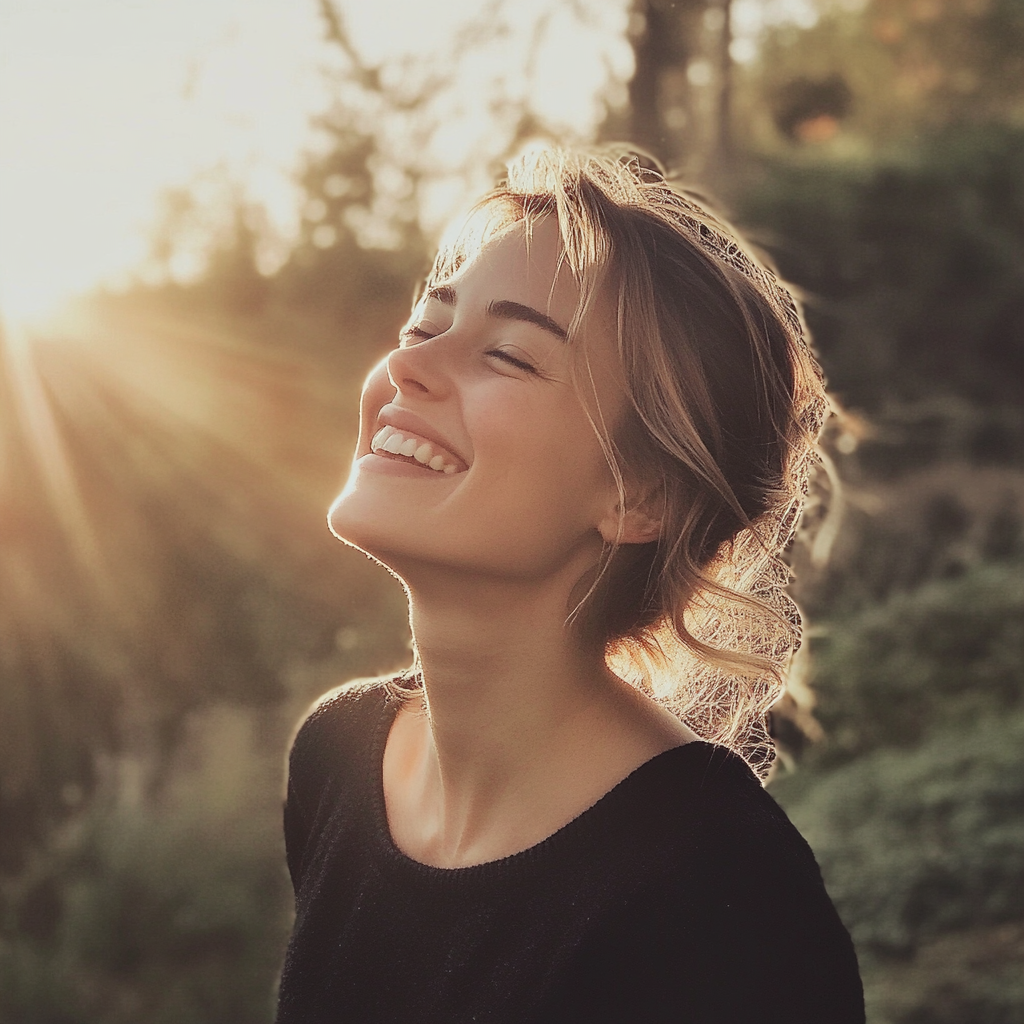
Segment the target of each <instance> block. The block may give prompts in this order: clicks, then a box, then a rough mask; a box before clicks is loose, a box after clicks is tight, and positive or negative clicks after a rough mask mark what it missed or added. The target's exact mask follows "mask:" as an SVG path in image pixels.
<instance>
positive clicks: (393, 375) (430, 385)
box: [386, 339, 449, 398]
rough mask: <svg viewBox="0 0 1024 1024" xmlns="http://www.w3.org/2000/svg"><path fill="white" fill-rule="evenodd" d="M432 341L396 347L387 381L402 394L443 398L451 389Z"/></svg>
mask: <svg viewBox="0 0 1024 1024" xmlns="http://www.w3.org/2000/svg"><path fill="white" fill-rule="evenodd" d="M432 341H433V339H431V340H430V341H421V342H419V343H418V344H416V345H408V346H406V347H405V348H396V349H394V350H392V352H391V353H390V354H389V355H388V357H387V360H386V364H387V371H388V379H389V380H390V381H391V384H392V386H393V387H394V388H395V389H396V390H397V391H398V392H400V393H402V392H404V393H405V394H408V395H419V396H420V397H427V396H430V397H433V398H441V397H443V396H444V395H445V393H446V392H447V390H448V386H449V385H448V377H447V374H446V373H445V369H444V365H443V364H444V360H443V358H442V357H441V354H440V353H438V352H436V351H434V347H433V345H432Z"/></svg>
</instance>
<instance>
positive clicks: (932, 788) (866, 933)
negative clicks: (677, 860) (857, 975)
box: [774, 562, 1024, 1024]
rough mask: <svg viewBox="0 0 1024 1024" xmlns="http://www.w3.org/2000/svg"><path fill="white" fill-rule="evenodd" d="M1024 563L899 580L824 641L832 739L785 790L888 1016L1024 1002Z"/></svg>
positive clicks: (1002, 1013)
mask: <svg viewBox="0 0 1024 1024" xmlns="http://www.w3.org/2000/svg"><path fill="white" fill-rule="evenodd" d="M1021 569H1022V565H1021V563H1020V562H1010V563H1002V564H1000V563H996V564H979V565H977V566H975V567H974V568H972V569H970V570H969V571H967V572H966V573H965V574H964V575H963V576H961V577H959V578H954V579H949V580H942V581H934V582H931V583H926V584H924V585H923V586H921V587H919V588H918V589H917V590H915V591H912V592H909V593H900V594H895V595H893V596H892V597H891V598H890V600H889V601H887V602H886V603H884V604H882V605H879V606H872V605H868V606H867V607H865V608H863V609H861V610H860V611H859V612H857V613H854V614H852V615H850V616H849V617H848V618H844V619H838V620H835V621H833V622H832V623H831V624H830V626H829V629H828V630H827V632H826V633H825V635H824V636H823V637H822V638H821V639H820V640H819V641H818V642H817V644H816V651H815V659H814V662H815V666H816V668H815V686H816V691H817V693H818V697H819V701H820V709H819V718H820V720H821V721H822V723H823V724H824V726H825V729H826V734H827V739H826V742H825V743H824V744H822V745H821V746H820V747H819V748H818V749H817V750H814V751H812V752H811V753H809V754H808V756H807V757H806V758H805V761H804V763H803V765H802V766H801V767H800V768H799V769H798V770H797V771H796V772H795V773H794V774H791V775H788V776H785V777H783V778H781V779H780V780H779V781H778V782H777V784H776V786H775V789H774V793H775V795H776V797H777V798H778V799H780V801H781V802H782V804H783V805H784V806H785V807H786V809H787V811H788V812H789V814H790V816H791V817H792V819H793V821H794V822H795V824H796V825H797V827H798V828H800V830H801V831H802V832H803V833H804V835H805V836H806V838H807V839H808V841H809V842H810V843H811V846H812V847H813V849H814V851H815V854H816V856H817V857H818V860H819V863H820V865H821V867H822V872H823V874H824V877H825V879H826V882H827V884H828V886H829V891H830V893H831V895H832V897H833V899H834V900H835V902H836V906H837V908H838V910H839V912H840V914H841V916H842V918H843V920H844V922H845V923H846V925H847V927H848V928H849V929H850V931H851V934H852V935H853V938H854V941H855V942H856V944H857V947H858V951H859V953H860V956H861V959H862V965H863V967H864V969H865V981H866V988H867V993H868V1000H869V1005H870V1006H871V1007H872V1017H871V1019H872V1020H873V1021H874V1022H876V1024H886V1022H892V1024H897V1022H900V1024H911V1022H916V1024H926V1022H928V1024H930V1022H934V1024H940V1022H950V1024H952V1022H961V1021H963V1022H966V1021H968V1020H969V1021H971V1024H1002V1022H1004V1021H1006V1022H1008V1021H1011V1020H1016V1019H1019V1014H1020V1013H1021V1012H1022V1010H1024V987H1022V986H1021V985H1020V983H1019V975H1018V972H1017V971H1015V970H1014V965H1017V967H1018V968H1019V952H1020V947H1021V941H1022V939H1024V895H1022V894H1024V820H1022V819H1021V817H1020V814H1019V809H1020V808H1021V807H1022V806H1024V665H1022V657H1021V655H1022V650H1024V633H1022V624H1024V614H1022V612H1024V607H1022V606H1024V573H1022V571H1021ZM950 959H952V962H953V963H954V964H955V966H954V967H953V969H952V970H951V971H950V972H949V973H948V974H947V975H946V976H945V977H943V976H942V975H939V974H936V968H937V966H938V964H940V963H944V962H946V961H947V960H950ZM968 965H969V966H968Z"/></svg>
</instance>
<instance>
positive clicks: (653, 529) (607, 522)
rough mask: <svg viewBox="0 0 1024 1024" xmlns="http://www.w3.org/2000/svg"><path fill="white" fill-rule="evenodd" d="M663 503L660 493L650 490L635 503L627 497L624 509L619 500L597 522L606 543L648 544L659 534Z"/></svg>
mask: <svg viewBox="0 0 1024 1024" xmlns="http://www.w3.org/2000/svg"><path fill="white" fill-rule="evenodd" d="M663 508H664V503H663V502H662V500H661V495H660V493H657V492H651V493H648V494H647V495H645V496H643V497H642V498H640V500H639V501H637V502H636V503H635V504H633V503H632V502H630V499H629V498H628V497H627V508H626V510H625V511H623V509H622V505H621V504H620V503H619V502H617V501H616V502H615V505H614V508H612V509H611V510H610V511H609V513H608V514H607V515H606V516H605V517H604V518H603V519H602V520H601V522H600V523H598V529H599V530H600V531H601V537H602V539H603V540H604V542H605V543H606V544H615V543H619V544H649V543H650V542H651V541H654V540H657V539H658V538H659V537H660V536H661V524H662V516H663Z"/></svg>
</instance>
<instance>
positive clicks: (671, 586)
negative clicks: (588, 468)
mask: <svg viewBox="0 0 1024 1024" xmlns="http://www.w3.org/2000/svg"><path fill="white" fill-rule="evenodd" d="M551 215H555V216H557V220H558V225H559V229H560V233H561V240H562V247H563V250H564V251H563V254H562V259H563V262H564V264H565V265H566V266H568V268H569V269H570V270H571V272H572V274H573V276H574V278H575V280H576V282H577V283H578V285H579V288H580V300H579V304H578V308H577V311H576V315H575V317H574V318H573V322H572V323H571V324H570V327H569V341H570V344H572V345H573V346H574V352H575V353H578V358H577V360H576V384H577V388H578V389H579V391H580V393H581V396H582V397H584V398H585V399H586V404H588V408H589V409H590V411H591V416H592V422H593V424H594V427H595V430H596V431H597V433H598V436H599V438H600V439H601V443H602V445H603V446H604V449H605V453H606V455H607V457H608V460H609V464H610V466H611V467H612V471H613V473H614V474H615V479H616V482H617V484H618V488H619V495H620V507H621V508H623V509H625V508H626V503H627V500H628V499H629V491H630V488H631V487H634V486H635V485H639V486H641V487H646V488H647V489H648V490H649V491H652V492H653V493H652V494H651V495H650V496H649V497H648V499H647V500H648V503H653V504H655V505H656V506H657V509H658V514H659V515H660V518H661V522H662V529H661V536H660V539H659V540H658V541H657V542H653V543H650V544H638V545H637V544H633V545H625V544H624V545H610V546H609V548H608V550H607V551H606V555H605V558H604V559H603V560H602V565H601V567H600V571H599V573H598V575H597V577H596V579H595V581H594V583H593V585H592V586H591V587H590V590H589V592H588V593H587V595H586V596H585V598H584V599H583V601H582V602H581V604H580V606H579V607H578V608H577V610H576V613H575V614H574V616H573V618H574V620H575V624H576V626H577V628H579V629H582V630H585V631H586V633H587V635H588V636H590V637H591V638H593V639H594V640H596V641H598V642H600V643H602V644H603V645H604V649H605V652H606V657H607V659H608V661H609V664H610V665H611V666H612V667H613V669H614V670H615V671H617V672H618V673H619V674H620V675H622V676H623V677H624V678H627V679H629V680H630V681H631V682H633V683H634V685H636V686H638V687H640V688H641V689H643V690H645V691H646V692H647V693H649V694H650V695H651V696H653V697H654V698H655V699H657V700H659V701H660V702H662V703H663V704H665V705H666V706H667V707H669V708H671V709H672V710H673V711H675V712H676V714H678V715H679V717H680V718H681V719H682V720H683V721H685V722H686V723H687V724H688V725H689V726H690V727H691V728H692V729H693V730H694V731H695V732H697V733H698V734H699V735H700V736H702V737H703V738H705V739H707V740H710V741H713V742H718V743H722V744H725V745H726V746H728V747H731V748H732V749H734V750H735V751H737V752H738V753H740V754H741V755H742V756H743V757H744V758H746V760H747V761H748V763H750V764H751V766H752V767H753V768H754V769H755V770H756V771H757V772H758V773H759V774H761V775H762V776H764V775H765V774H766V773H767V771H768V768H769V767H770V765H771V762H772V759H773V757H774V748H773V745H772V742H771V738H770V736H769V734H768V728H767V715H768V711H769V709H770V708H771V706H772V704H774V703H775V701H776V700H777V699H778V698H779V697H780V696H781V694H782V692H783V689H784V686H785V673H786V670H787V667H788V664H789V662H790V660H791V658H792V656H793V654H794V653H795V651H796V649H797V648H798V646H799V643H800V616H799V612H798V610H797V608H796V606H795V604H794V603H793V601H792V600H791V598H790V597H789V596H788V595H787V594H786V592H785V589H784V588H785V586H786V584H787V583H788V580H789V570H788V568H787V567H786V565H785V564H784V563H783V561H782V560H781V557H780V556H781V554H782V552H783V550H784V548H785V547H786V545H787V544H788V543H789V542H790V540H791V539H792V537H793V534H794V531H795V529H796V525H797V521H798V519H799V516H800V513H801V511H802V508H803V504H804V499H805V496H806V493H807V486H808V475H809V473H810V470H811V468H812V466H813V465H814V462H815V452H816V447H815V445H816V441H817V437H818V435H819V433H820V431H821V429H822V425H823V423H824V420H825V417H826V416H827V413H828V400H827V397H826V395H825V390H824V385H823V381H822V376H821V372H820V370H819V368H818V365H817V363H816V362H815V360H814V358H813V356H812V355H811V353H810V350H809V348H808V344H807V340H806V332H805V329H804V326H803V322H802V319H801V316H800V313H799V310H798V308H797V305H796V303H795V301H794V299H793V296H792V295H791V294H790V293H789V291H787V289H786V288H785V287H784V286H783V285H782V284H781V283H780V282H779V280H778V279H777V278H776V276H775V274H774V273H773V272H772V271H771V270H769V269H768V268H767V267H765V266H764V265H763V264H762V263H761V262H760V261H759V260H758V259H757V258H756V257H755V256H754V255H752V254H751V253H750V252H748V251H746V250H745V248H744V247H743V246H742V245H741V243H740V242H739V240H738V239H737V237H736V234H735V232H733V231H732V230H731V229H730V228H729V227H728V226H727V225H725V224H724V223H723V222H722V221H721V220H720V219H718V218H717V217H716V216H715V215H713V214H712V213H711V212H710V211H709V210H708V209H707V208H706V207H705V206H704V205H703V204H702V203H700V202H698V200H697V199H696V198H695V197H694V196H692V195H690V194H688V193H686V192H684V191H683V190H681V189H679V188H676V187H674V186H673V185H671V184H670V183H669V182H668V181H667V180H666V179H665V177H664V175H663V174H662V173H661V172H660V171H659V170H657V169H656V168H655V167H654V166H652V162H651V161H650V160H649V159H647V158H643V157H640V156H638V155H637V154H633V153H625V154H622V155H618V156H616V155H611V154H575V153H567V152H564V151H561V150H556V149H551V150H543V151H535V152H531V153H529V154H527V155H526V156H524V157H522V158H521V159H520V160H519V161H518V162H516V163H515V164H514V165H512V166H511V167H510V169H509V174H508V179H507V181H506V182H504V183H503V184H502V185H501V186H499V187H498V188H497V189H495V190H494V191H493V192H491V193H490V194H489V195H487V196H485V197H484V198H483V199H482V200H481V201H480V202H479V203H478V204H477V205H476V206H475V207H474V208H473V211H472V212H471V214H470V216H469V218H468V219H467V220H466V221H465V222H464V223H463V224H462V225H460V227H459V230H458V232H457V234H456V235H455V236H453V237H452V238H450V239H448V240H447V241H446V242H445V243H444V244H442V246H441V250H440V252H439V253H438V256H437V258H436V260H435V263H434V267H433V270H432V272H431V275H430V277H429V279H428V281H427V287H434V286H437V285H440V284H443V283H444V281H445V280H446V279H447V278H450V277H451V276H452V274H454V273H455V272H456V271H457V270H458V268H459V266H461V264H462V263H463V262H465V260H466V259H468V258H469V257H470V256H471V255H472V254H473V253H474V252H475V251H478V249H479V248H480V247H481V246H482V245H484V244H486V242H487V241H488V240H489V239H490V238H493V237H494V236H495V235H496V234H499V233H501V232H502V231H504V230H505V229H507V228H508V227H509V226H511V225H512V224H518V223H522V222H525V223H526V226H527V229H528V230H529V227H530V225H531V224H532V223H534V222H535V221H536V220H538V219H540V218H542V217H546V216H551ZM599 292H600V293H601V294H603V295H605V296H610V297H612V298H614V300H615V313H616V321H617V324H616V334H617V343H618V351H619V356H620V361H621V368H622V375H623V381H622V383H623V386H624V389H625V392H626V395H627V403H628V408H627V413H626V416H625V420H624V422H621V423H619V424H616V425H615V426H614V429H612V428H611V427H610V426H609V425H608V424H607V423H606V422H605V420H604V418H603V416H602V414H601V410H600V408H599V407H598V406H597V405H596V395H595V394H594V390H593V382H592V379H591V377H590V368H589V363H588V361H587V350H586V345H585V343H584V341H585V337H586V331H585V330H584V327H585V323H586V321H587V317H588V315H590V313H591V312H592V310H593V308H594V304H595V301H596V298H597V296H598V294H599Z"/></svg>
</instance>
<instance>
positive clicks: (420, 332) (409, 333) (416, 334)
mask: <svg viewBox="0 0 1024 1024" xmlns="http://www.w3.org/2000/svg"><path fill="white" fill-rule="evenodd" d="M435 336H436V335H434V334H431V333H430V331H425V330H424V329H423V328H422V327H420V326H419V324H415V325H414V326H412V327H406V328H405V330H404V331H402V333H401V334H399V336H398V337H399V338H400V339H401V340H402V341H406V340H407V339H409V338H418V339H420V340H421V341H425V340H426V339H428V338H433V337H435Z"/></svg>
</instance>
